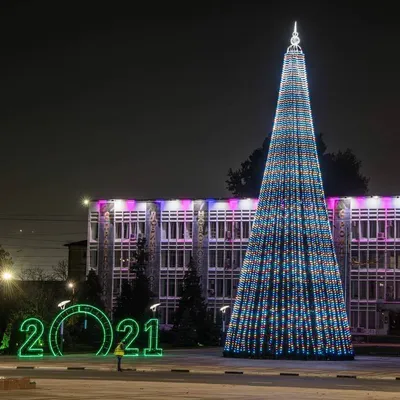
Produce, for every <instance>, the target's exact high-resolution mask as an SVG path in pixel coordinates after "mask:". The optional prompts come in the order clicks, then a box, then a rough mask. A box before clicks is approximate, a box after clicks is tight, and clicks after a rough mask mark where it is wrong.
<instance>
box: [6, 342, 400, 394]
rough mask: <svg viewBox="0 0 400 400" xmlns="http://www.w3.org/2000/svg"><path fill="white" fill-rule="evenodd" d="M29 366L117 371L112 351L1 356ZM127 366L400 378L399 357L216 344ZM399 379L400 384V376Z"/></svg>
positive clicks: (11, 366)
mask: <svg viewBox="0 0 400 400" xmlns="http://www.w3.org/2000/svg"><path fill="white" fill-rule="evenodd" d="M25 368H31V369H32V368H35V369H46V370H66V369H74V368H78V369H81V370H82V369H84V370H96V371H113V370H115V357H114V356H112V355H110V356H107V357H96V356H94V355H73V356H68V355H67V356H64V357H50V356H45V357H43V359H37V358H34V359H18V358H17V357H8V356H1V357H0V375H1V374H3V371H4V370H15V369H18V371H21V370H22V369H25ZM123 368H125V369H136V371H139V372H140V371H141V372H170V373H171V371H172V372H174V371H173V370H181V371H182V370H185V371H188V372H189V373H195V374H210V373H211V374H227V373H234V374H245V375H259V376H276V375H285V374H289V375H295V374H297V375H299V376H300V377H319V378H328V377H329V378H341V377H352V378H356V379H372V380H377V379H383V380H396V379H397V378H399V379H400V358H397V357H374V356H357V357H356V359H355V360H354V361H290V360H250V359H235V358H224V357H222V350H221V349H215V348H199V349H184V350H169V351H165V352H164V356H163V357H147V358H145V357H132V358H129V357H124V359H123ZM398 383H399V384H400V380H399V381H398ZM399 398H400V397H399Z"/></svg>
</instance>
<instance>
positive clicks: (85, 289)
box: [77, 270, 104, 310]
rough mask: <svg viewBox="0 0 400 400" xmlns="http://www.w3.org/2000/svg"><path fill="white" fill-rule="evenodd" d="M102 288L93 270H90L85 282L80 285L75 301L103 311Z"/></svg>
mask: <svg viewBox="0 0 400 400" xmlns="http://www.w3.org/2000/svg"><path fill="white" fill-rule="evenodd" d="M102 292H103V291H102V287H101V284H100V280H99V277H98V276H97V274H96V272H95V271H94V270H90V271H89V273H88V276H87V278H86V281H85V282H82V283H81V284H80V287H79V289H78V294H77V299H78V302H79V303H83V304H90V305H91V306H95V307H98V308H100V309H102V310H104V303H103V300H102V298H101V296H102Z"/></svg>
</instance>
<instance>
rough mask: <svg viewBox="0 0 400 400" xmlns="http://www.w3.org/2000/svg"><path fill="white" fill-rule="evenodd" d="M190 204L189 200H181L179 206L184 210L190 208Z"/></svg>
mask: <svg viewBox="0 0 400 400" xmlns="http://www.w3.org/2000/svg"><path fill="white" fill-rule="evenodd" d="M191 204H192V201H191V200H181V206H182V208H183V209H184V210H185V211H187V210H189V209H190V206H191Z"/></svg>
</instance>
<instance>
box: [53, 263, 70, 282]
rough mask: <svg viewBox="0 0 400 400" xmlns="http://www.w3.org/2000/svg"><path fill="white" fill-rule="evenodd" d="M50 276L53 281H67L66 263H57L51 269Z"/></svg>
mask: <svg viewBox="0 0 400 400" xmlns="http://www.w3.org/2000/svg"><path fill="white" fill-rule="evenodd" d="M51 275H52V278H53V280H55V281H66V280H67V279H68V261H67V260H61V261H59V262H58V264H57V265H56V266H55V267H52V273H51Z"/></svg>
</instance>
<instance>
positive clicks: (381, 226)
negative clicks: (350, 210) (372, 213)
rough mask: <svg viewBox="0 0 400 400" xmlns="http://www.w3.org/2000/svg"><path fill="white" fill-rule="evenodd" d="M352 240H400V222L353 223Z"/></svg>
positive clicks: (369, 221) (374, 221) (366, 221)
mask: <svg viewBox="0 0 400 400" xmlns="http://www.w3.org/2000/svg"><path fill="white" fill-rule="evenodd" d="M351 237H352V239H355V240H359V239H378V240H379V239H381V240H384V239H395V238H396V239H398V238H400V221H398V220H396V221H394V220H365V221H364V220H363V221H352V223H351Z"/></svg>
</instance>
